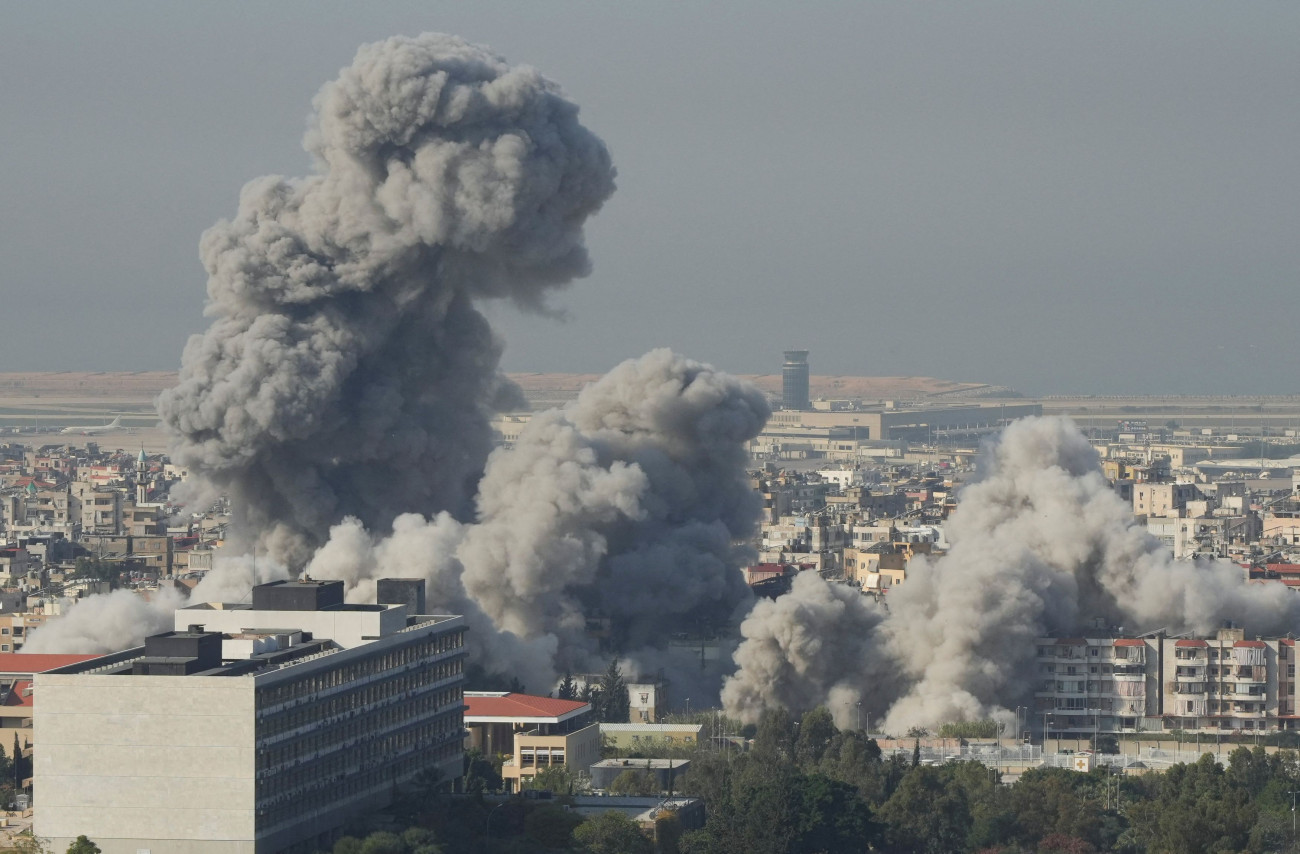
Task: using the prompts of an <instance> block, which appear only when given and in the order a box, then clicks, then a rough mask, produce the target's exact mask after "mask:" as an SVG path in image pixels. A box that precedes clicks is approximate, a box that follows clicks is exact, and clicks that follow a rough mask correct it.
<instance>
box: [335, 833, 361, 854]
mask: <svg viewBox="0 0 1300 854" xmlns="http://www.w3.org/2000/svg"><path fill="white" fill-rule="evenodd" d="M333 854H361V840H360V839H357V838H356V837H355V836H344V837H343V838H341V839H340V840H339V841H338V842H335V843H334V850H333Z"/></svg>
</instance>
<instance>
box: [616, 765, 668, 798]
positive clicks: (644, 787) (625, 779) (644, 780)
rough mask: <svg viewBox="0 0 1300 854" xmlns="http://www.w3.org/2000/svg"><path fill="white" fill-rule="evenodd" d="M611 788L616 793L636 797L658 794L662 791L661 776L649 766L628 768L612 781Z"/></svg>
mask: <svg viewBox="0 0 1300 854" xmlns="http://www.w3.org/2000/svg"><path fill="white" fill-rule="evenodd" d="M609 790H610V791H611V792H613V793H614V794H616V795H634V796H636V797H646V796H649V795H657V794H658V793H659V792H660V791H661V789H660V788H659V778H658V777H656V776H655V775H654V772H653V771H651V770H649V769H648V768H629V769H627V770H626V771H624V772H623V773H621V774H619V775H618V776H617V777H615V778H614V779H613V780H612V781H610V784H609Z"/></svg>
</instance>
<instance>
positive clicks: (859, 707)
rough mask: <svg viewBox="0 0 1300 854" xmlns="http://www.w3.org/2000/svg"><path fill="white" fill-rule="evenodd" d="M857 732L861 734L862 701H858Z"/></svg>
mask: <svg viewBox="0 0 1300 854" xmlns="http://www.w3.org/2000/svg"><path fill="white" fill-rule="evenodd" d="M857 706H858V732H862V701H861V700H858V703H857Z"/></svg>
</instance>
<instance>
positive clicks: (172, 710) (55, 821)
mask: <svg viewBox="0 0 1300 854" xmlns="http://www.w3.org/2000/svg"><path fill="white" fill-rule="evenodd" d="M341 600H342V583H341V582H323V583H322V582H307V583H302V582H277V583H276V584H273V585H262V586H259V587H257V588H255V589H254V594H253V604H252V606H251V607H250V606H248V605H232V604H225V605H221V606H213V605H199V606H191V607H189V608H183V609H180V610H178V611H177V612H176V625H177V630H176V631H174V632H169V633H167V634H164V635H158V636H154V637H151V638H148V639H147V640H146V643H145V646H144V647H141V648H136V649H131V650H126V651H124V652H120V653H115V654H113V655H108V656H103V657H99V658H93V659H90V660H88V661H85V662H81V663H79V664H75V665H72V666H69V667H64V668H61V669H59V670H56V671H53V672H50V673H42V674H37V676H36V680H35V693H36V696H37V698H38V703H37V705H36V710H35V733H36V740H37V741H38V742H40V749H39V750H38V751H37V752H36V756H35V762H34V764H35V771H34V783H35V792H34V794H35V802H36V804H37V807H38V808H37V812H36V816H37V817H36V827H35V830H36V833H37V834H38V835H39V836H42V837H46V838H49V839H50V840H51V841H52V843H53V845H54V846H55V848H56V849H59V850H61V849H62V848H63V847H66V846H67V845H68V844H70V842H71V841H72V840H73V839H75V837H76V836H77V835H78V834H85V835H87V836H89V837H90V838H92V839H94V840H95V842H96V844H98V845H99V846H100V847H101V848H102V849H103V851H104V852H105V854H139V852H145V851H147V852H152V854H163V852H166V854H173V852H174V854H269V852H279V851H295V850H302V851H314V850H315V849H316V848H317V847H318V846H321V845H327V844H329V843H330V840H331V838H332V836H333V835H334V834H336V833H337V832H338V830H339V829H340V828H341V826H342V825H343V824H344V823H345V822H346V821H347V820H349V819H350V818H351V817H353V816H355V815H357V814H359V813H361V812H364V811H367V810H371V809H374V808H377V807H382V806H383V805H384V804H386V803H387V802H388V801H389V800H390V799H391V797H392V793H393V791H394V789H395V788H396V787H397V786H399V785H401V784H402V783H403V782H405V781H407V780H409V779H411V778H412V777H414V776H415V775H417V774H419V773H421V772H423V771H426V770H429V769H437V770H439V771H441V773H442V774H443V775H444V777H445V778H451V777H454V776H457V775H459V773H460V763H461V757H462V748H461V744H462V737H463V736H462V733H463V724H462V714H463V709H464V706H463V700H462V688H463V680H464V676H463V672H462V671H463V661H464V658H465V647H464V634H465V627H464V621H463V618H461V617H457V616H429V615H415V614H409V613H407V610H406V607H405V606H403V605H390V606H379V605H360V606H357V605H344V604H343V603H342V601H341ZM272 606H273V607H272ZM305 626H311V628H309V629H307V630H305V631H304V627H305Z"/></svg>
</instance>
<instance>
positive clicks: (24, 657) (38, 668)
mask: <svg viewBox="0 0 1300 854" xmlns="http://www.w3.org/2000/svg"><path fill="white" fill-rule="evenodd" d="M98 657H99V656H98V655H82V654H72V653H67V654H63V655H52V654H51V655H37V654H34V653H33V654H30V655H29V654H28V653H25V652H0V673H44V672H45V671H47V670H54V669H55V668H57V667H67V666H68V665H69V664H76V663H77V662H79V661H86V660H88V659H91V658H98Z"/></svg>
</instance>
